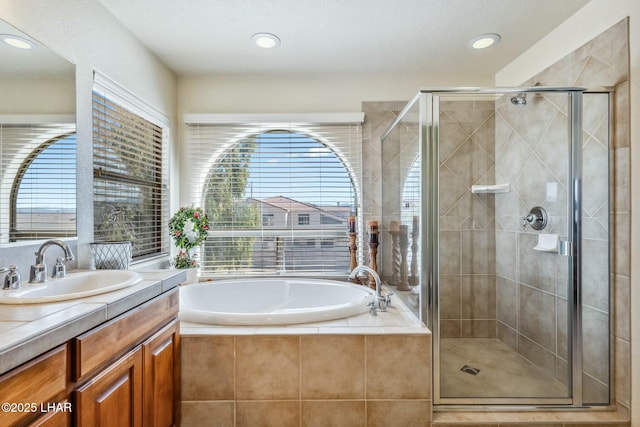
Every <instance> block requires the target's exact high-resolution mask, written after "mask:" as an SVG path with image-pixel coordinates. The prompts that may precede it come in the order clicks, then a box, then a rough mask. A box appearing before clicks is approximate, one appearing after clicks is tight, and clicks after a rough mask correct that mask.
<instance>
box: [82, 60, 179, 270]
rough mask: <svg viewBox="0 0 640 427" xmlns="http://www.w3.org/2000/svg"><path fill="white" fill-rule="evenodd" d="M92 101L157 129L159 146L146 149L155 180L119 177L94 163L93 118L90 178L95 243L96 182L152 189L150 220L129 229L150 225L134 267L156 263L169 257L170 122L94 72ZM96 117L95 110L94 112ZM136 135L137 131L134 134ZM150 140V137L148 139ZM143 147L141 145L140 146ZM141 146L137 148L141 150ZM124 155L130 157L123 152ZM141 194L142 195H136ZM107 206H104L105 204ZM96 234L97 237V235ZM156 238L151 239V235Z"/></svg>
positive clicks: (94, 135)
mask: <svg viewBox="0 0 640 427" xmlns="http://www.w3.org/2000/svg"><path fill="white" fill-rule="evenodd" d="M93 92H94V94H93V97H94V101H92V106H94V107H95V97H96V96H97V97H101V98H102V99H105V100H108V102H110V103H112V104H115V105H116V106H117V107H119V108H120V109H122V110H125V111H126V112H127V113H128V114H131V115H133V116H136V117H137V118H138V119H140V120H142V121H145V122H148V123H150V124H151V128H152V129H156V132H159V133H158V134H157V135H156V137H157V138H159V145H154V146H148V144H146V145H145V146H147V148H150V150H151V151H152V152H153V153H155V154H154V158H155V159H156V161H157V162H158V163H156V164H157V165H159V169H158V167H156V172H155V173H154V174H153V177H154V178H151V179H141V178H140V177H139V176H134V175H132V174H129V175H128V176H127V174H121V175H120V174H118V173H117V172H116V173H113V172H112V171H108V170H104V169H103V170H101V169H100V167H99V166H98V165H97V164H96V160H95V157H96V156H95V149H96V145H95V144H96V142H95V139H96V129H95V127H96V123H95V120H96V119H95V117H94V119H93V122H94V123H93V126H94V131H93V139H94V142H93V143H94V148H93V150H94V164H93V165H92V166H93V169H94V172H93V175H94V183H93V188H94V225H93V229H94V239H95V237H96V236H95V234H96V230H97V229H98V227H99V221H98V220H96V218H95V214H96V212H95V208H96V203H97V202H96V191H97V189H96V185H97V182H98V180H103V181H104V180H106V181H110V182H112V183H114V184H115V183H118V184H120V185H123V186H127V185H128V186H131V187H132V188H135V187H136V186H138V188H140V187H142V186H145V187H146V188H149V189H151V191H152V193H153V194H156V196H157V197H156V196H154V197H152V199H151V203H152V208H151V209H152V210H153V215H152V216H153V218H152V219H151V220H150V221H146V219H141V220H139V221H133V222H132V225H133V227H134V229H135V228H137V227H143V226H145V221H146V222H149V223H150V227H151V229H150V230H151V231H148V230H147V231H144V233H143V236H144V237H148V239H147V240H146V241H147V242H151V245H150V249H145V250H144V252H142V253H140V251H136V248H135V245H134V255H133V261H132V262H133V263H134V264H135V263H136V262H142V261H147V260H149V259H155V258H160V257H165V256H167V255H168V254H169V235H168V233H167V232H166V224H167V222H168V220H169V194H170V186H169V182H170V180H169V159H168V147H169V144H170V141H169V135H170V128H169V123H170V121H169V118H168V117H167V116H166V115H164V114H163V113H161V112H160V111H159V110H157V109H156V108H155V107H153V106H151V105H150V104H149V103H147V102H146V101H144V100H143V99H141V98H139V97H138V96H136V95H135V94H133V93H132V92H130V91H128V90H127V89H125V88H123V87H122V86H120V85H119V84H117V83H116V82H114V81H113V80H111V79H109V78H108V77H106V76H105V75H103V74H101V73H99V72H98V71H94V85H93ZM94 114H95V108H94ZM136 131H138V130H136ZM150 139H153V137H150ZM143 145H144V144H143ZM143 145H140V146H143ZM122 153H123V155H129V156H132V155H131V154H128V153H124V151H123V152H122ZM139 194H142V192H139ZM104 203H106V202H104ZM114 206H115V208H117V209H119V208H118V206H117V203H114ZM98 234H99V233H98ZM154 234H155V235H156V237H155V238H154V237H153V235H154Z"/></svg>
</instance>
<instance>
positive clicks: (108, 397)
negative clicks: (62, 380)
mask: <svg viewBox="0 0 640 427" xmlns="http://www.w3.org/2000/svg"><path fill="white" fill-rule="evenodd" d="M177 314H178V290H177V289H175V290H174V291H170V292H168V293H166V294H164V295H162V296H160V297H157V298H155V299H153V300H151V301H149V302H147V303H145V304H143V305H141V306H139V307H136V308H135V309H133V310H130V311H128V312H127V313H125V314H123V315H121V316H118V317H116V318H115V319H113V320H111V321H109V322H106V323H104V324H103V325H100V326H98V327H97V328H94V329H92V330H90V331H88V332H87V333H85V334H82V335H80V336H78V337H76V338H74V339H73V340H72V341H71V349H72V354H73V358H74V363H72V366H73V369H72V378H73V379H74V381H76V382H77V384H79V385H78V386H77V387H76V388H75V389H74V390H73V392H72V402H73V403H74V417H75V425H77V426H92V427H93V426H117V427H126V426H142V425H144V426H145V427H146V426H162V427H167V426H172V425H177V419H178V414H177V402H178V398H179V396H178V387H179V379H180V377H179V370H178V361H179V347H178V346H179V322H178V320H177Z"/></svg>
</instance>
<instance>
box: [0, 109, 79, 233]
mask: <svg viewBox="0 0 640 427" xmlns="http://www.w3.org/2000/svg"><path fill="white" fill-rule="evenodd" d="M40 119H42V117H40V118H38V120H40ZM45 120H46V119H45ZM0 172H1V176H2V182H1V184H0V185H1V188H0V194H3V195H4V197H3V198H2V200H1V201H0V242H4V243H6V242H9V241H18V240H26V239H45V238H51V237H68V236H75V235H76V186H75V182H76V135H75V124H74V123H30V124H20V123H18V124H10V123H2V124H0Z"/></svg>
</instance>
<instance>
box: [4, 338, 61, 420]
mask: <svg viewBox="0 0 640 427" xmlns="http://www.w3.org/2000/svg"><path fill="white" fill-rule="evenodd" d="M67 363H68V361H67V346H66V345H61V346H59V347H56V348H54V349H53V350H50V351H48V352H47V353H45V354H43V355H41V356H39V357H36V358H35V359H33V360H31V361H29V362H27V363H25V364H24V365H22V366H19V367H17V368H15V369H13V370H11V371H9V372H7V373H5V374H3V375H2V376H0V396H2V404H3V407H2V412H0V425H1V426H20V425H34V426H40V425H43V426H58V425H60V426H66V425H69V419H70V415H71V414H70V413H69V412H58V413H54V412H53V411H48V410H47V408H48V407H49V405H50V404H54V405H55V404H57V403H60V402H64V401H65V399H66V394H67V391H66V387H67ZM5 405H8V406H5Z"/></svg>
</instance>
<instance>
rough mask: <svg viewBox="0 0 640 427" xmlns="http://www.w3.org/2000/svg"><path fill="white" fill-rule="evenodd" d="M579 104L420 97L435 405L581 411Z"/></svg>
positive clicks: (500, 95)
mask: <svg viewBox="0 0 640 427" xmlns="http://www.w3.org/2000/svg"><path fill="white" fill-rule="evenodd" d="M582 96H583V94H582V90H581V89H571V88H570V89H557V88H520V89H519V90H505V91H504V92H499V91H496V90H471V91H466V92H465V91H464V90H434V91H429V90H425V91H422V93H421V95H420V109H421V112H420V114H421V116H422V119H423V120H422V125H421V129H420V131H421V132H420V137H421V140H420V146H421V151H420V156H419V157H420V158H421V159H420V160H421V162H422V168H421V170H422V176H421V181H422V194H421V198H422V214H421V218H422V223H421V227H420V228H421V229H424V233H423V234H422V239H423V240H422V245H421V246H422V248H424V249H423V251H424V252H425V253H424V254H423V255H422V267H423V268H422V270H421V280H420V283H421V286H422V292H423V295H426V296H428V298H423V301H424V304H423V313H422V315H423V319H427V323H428V326H430V327H431V329H432V330H433V333H434V336H433V337H434V342H433V345H434V403H436V404H463V403H464V404H501V403H503V404H535V405H539V404H554V405H558V404H566V405H580V404H582V397H581V396H582V394H581V393H580V395H579V396H578V393H576V392H575V390H581V388H582V384H581V383H582V378H583V375H582V358H581V350H580V351H578V350H576V349H581V347H582V343H581V338H580V337H581V336H582V334H581V330H580V325H581V302H580V298H581V294H580V286H579V284H580V274H581V271H582V270H581V265H580V262H581V261H580V260H581V243H582V239H581V229H582V228H581V217H582V207H581V205H580V203H581V174H582V171H581V163H582V162H581V160H582V154H581V151H582V143H581V137H582V124H581V120H582V111H581V108H582Z"/></svg>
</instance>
